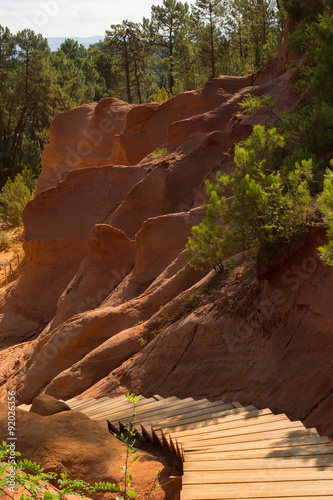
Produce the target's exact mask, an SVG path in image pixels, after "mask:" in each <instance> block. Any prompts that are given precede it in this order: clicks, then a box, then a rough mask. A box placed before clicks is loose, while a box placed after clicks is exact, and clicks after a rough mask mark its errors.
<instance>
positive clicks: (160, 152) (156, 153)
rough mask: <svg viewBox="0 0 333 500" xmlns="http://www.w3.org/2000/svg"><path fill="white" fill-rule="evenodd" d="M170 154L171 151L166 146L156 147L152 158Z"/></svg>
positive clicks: (155, 158)
mask: <svg viewBox="0 0 333 500" xmlns="http://www.w3.org/2000/svg"><path fill="white" fill-rule="evenodd" d="M170 155H171V152H170V151H169V150H168V148H160V149H157V150H156V151H154V153H153V154H152V156H153V159H154V160H162V159H163V158H167V157H168V156H170Z"/></svg>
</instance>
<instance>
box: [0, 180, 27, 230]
mask: <svg viewBox="0 0 333 500" xmlns="http://www.w3.org/2000/svg"><path fill="white" fill-rule="evenodd" d="M32 197H33V195H32V193H31V191H30V189H29V188H28V186H26V184H25V183H24V181H23V177H22V175H21V174H17V176H16V177H15V179H14V180H13V181H12V180H11V179H8V180H7V182H6V184H5V185H4V187H3V188H2V191H1V194H0V203H1V207H0V217H1V219H2V221H3V222H4V224H5V226H7V227H17V226H20V225H22V223H23V222H22V212H23V209H24V208H25V206H26V205H27V203H28V202H29V201H30V200H31V199H32Z"/></svg>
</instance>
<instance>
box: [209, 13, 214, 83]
mask: <svg viewBox="0 0 333 500" xmlns="http://www.w3.org/2000/svg"><path fill="white" fill-rule="evenodd" d="M209 22H210V50H211V64H212V78H215V54H214V52H215V50H214V23H213V11H212V6H211V5H209Z"/></svg>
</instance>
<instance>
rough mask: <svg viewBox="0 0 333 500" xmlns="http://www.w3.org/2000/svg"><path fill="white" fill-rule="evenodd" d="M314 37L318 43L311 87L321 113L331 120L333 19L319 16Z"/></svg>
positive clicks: (332, 102) (332, 97) (332, 96)
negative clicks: (316, 62)
mask: <svg viewBox="0 0 333 500" xmlns="http://www.w3.org/2000/svg"><path fill="white" fill-rule="evenodd" d="M316 35H317V38H318V41H319V46H318V50H317V52H316V60H317V61H318V64H317V66H316V67H315V69H314V72H313V80H312V87H313V90H314V92H315V94H316V98H317V100H318V101H319V102H320V104H321V111H322V112H324V114H325V115H329V117H330V119H331V120H332V109H333V89H332V85H331V82H332V78H333V53H332V52H333V51H332V47H333V18H332V17H330V16H328V15H326V16H320V18H319V23H318V24H317V26H316Z"/></svg>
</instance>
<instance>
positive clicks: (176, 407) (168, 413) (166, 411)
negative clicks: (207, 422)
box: [137, 398, 221, 422]
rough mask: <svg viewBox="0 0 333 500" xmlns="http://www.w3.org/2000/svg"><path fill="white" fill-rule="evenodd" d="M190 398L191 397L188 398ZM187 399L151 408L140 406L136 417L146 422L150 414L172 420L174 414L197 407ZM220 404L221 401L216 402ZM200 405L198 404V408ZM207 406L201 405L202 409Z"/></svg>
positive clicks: (162, 419)
mask: <svg viewBox="0 0 333 500" xmlns="http://www.w3.org/2000/svg"><path fill="white" fill-rule="evenodd" d="M188 399H192V398H188ZM188 399H184V400H183V401H179V400H178V401H175V402H174V403H170V404H169V403H163V404H161V406H160V407H159V406H154V407H151V408H147V409H146V407H145V408H142V410H140V412H139V411H138V412H137V415H138V417H140V418H141V417H142V418H145V421H146V422H147V417H148V416H152V417H153V418H154V419H156V420H158V419H160V420H161V421H164V419H170V420H172V419H173V417H174V416H178V415H179V414H185V413H190V412H193V410H196V409H197V408H198V403H197V402H196V401H189V400H188ZM217 404H219V405H221V403H217ZM200 408H201V405H199V409H200ZM205 408H207V405H202V409H205Z"/></svg>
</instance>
